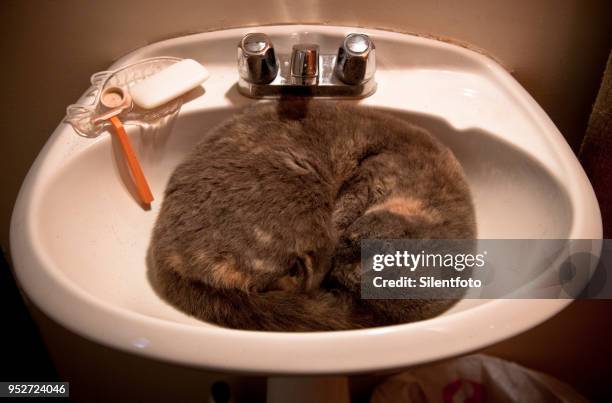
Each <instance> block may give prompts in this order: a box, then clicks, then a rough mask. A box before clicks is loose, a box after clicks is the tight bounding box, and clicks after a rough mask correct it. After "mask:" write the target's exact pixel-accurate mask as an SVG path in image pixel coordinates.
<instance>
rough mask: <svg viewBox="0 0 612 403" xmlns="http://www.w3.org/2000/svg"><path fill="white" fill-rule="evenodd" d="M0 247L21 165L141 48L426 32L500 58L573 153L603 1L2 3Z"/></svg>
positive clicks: (610, 27)
mask: <svg viewBox="0 0 612 403" xmlns="http://www.w3.org/2000/svg"><path fill="white" fill-rule="evenodd" d="M0 15H2V16H3V18H2V20H3V22H2V24H1V27H0V30H1V31H0V32H1V38H2V39H1V42H0V43H1V45H0V46H1V48H0V50H1V51H2V55H3V58H2V59H3V66H2V72H3V76H4V79H3V80H2V81H3V86H4V96H3V97H2V100H1V101H0V102H2V111H3V116H4V119H2V122H1V123H0V124H1V125H2V126H1V127H2V133H3V135H2V136H1V140H0V141H1V143H0V149H1V150H2V151H3V153H4V155H3V157H2V159H3V169H2V174H0V175H1V176H0V181H1V182H0V189H2V192H1V195H0V232H1V236H0V240H1V244H2V246H3V248H5V249H7V248H8V225H9V219H10V213H11V210H12V206H13V203H14V200H15V197H16V193H17V191H18V189H19V186H20V184H21V181H22V180H23V178H24V176H25V174H26V172H27V169H28V167H29V166H30V164H31V163H32V161H33V159H34V158H35V156H36V154H37V153H38V151H39V150H40V148H41V147H42V145H43V144H44V142H45V141H46V139H47V137H48V136H49V135H50V134H51V132H52V131H53V129H54V127H55V126H56V125H57V123H58V122H59V121H60V120H61V119H62V116H63V114H64V108H65V106H66V105H67V104H69V103H71V102H73V101H75V100H76V99H77V97H78V96H79V95H80V94H81V93H82V91H83V90H85V88H86V87H87V85H88V77H89V76H90V75H91V74H92V73H93V72H95V71H98V70H102V69H104V68H105V67H107V66H108V65H109V64H110V63H111V62H112V60H113V59H115V58H117V57H118V56H121V55H122V54H124V53H126V52H129V51H130V50H131V49H134V48H137V47H140V46H142V45H145V44H147V43H150V42H155V41H159V40H162V39H164V38H168V37H172V36H176V35H181V34H185V33H189V32H197V31H202V30H210V29H216V28H221V27H226V26H236V25H253V24H270V23H278V22H313V23H316V22H323V23H328V24H343V25H356V26H359V25H361V26H370V27H384V28H390V29H394V30H400V31H409V32H417V33H425V34H435V35H439V36H445V37H449V38H454V39H457V40H460V41H464V42H468V43H471V44H473V45H475V46H477V47H480V48H483V49H485V50H486V51H488V52H490V53H492V54H494V55H495V56H496V57H498V58H499V59H500V60H501V61H502V62H503V63H504V64H505V65H506V66H507V67H508V68H509V69H510V70H512V71H513V72H514V74H515V75H516V77H517V78H518V79H519V81H520V82H521V83H522V84H523V85H524V86H525V87H526V88H527V90H529V92H530V93H531V94H532V95H533V96H534V97H535V99H536V100H537V101H538V102H539V103H540V104H541V105H542V107H543V108H544V109H545V110H546V111H547V112H548V114H549V115H550V116H551V117H552V119H553V120H554V121H555V123H556V124H557V126H558V127H559V129H560V130H561V132H562V133H563V134H564V135H565V136H566V138H567V139H568V141H569V142H570V144H571V145H572V146H573V147H574V149H576V148H577V146H578V145H579V143H580V138H581V136H582V134H583V132H584V128H585V123H586V120H587V117H588V112H589V110H590V107H591V104H592V102H593V99H594V96H595V93H596V89H597V84H598V82H599V78H600V76H601V73H602V71H603V67H604V64H605V59H606V55H607V49H609V47H610V41H611V38H612V24H610V23H609V22H610V20H609V17H610V15H612V2H610V1H608V0H601V1H597V0H589V1H581V0H539V1H536V2H532V1H527V0H524V1H515V0H469V1H461V2H458V1H454V0H438V1H435V2H431V1H428V2H422V1H416V0H377V1H370V0H356V1H336V2H334V1H330V0H309V1H287V0H284V1H283V0H259V1H250V0H230V1H223V2H218V1H201V0H187V1H174V0H173V1H168V0H146V1H145V0H133V1H129V2H127V1H117V0H111V1H97V2H93V1H90V2H83V1H79V0H63V1H49V0H20V1H10V0H6V1H2V2H0Z"/></svg>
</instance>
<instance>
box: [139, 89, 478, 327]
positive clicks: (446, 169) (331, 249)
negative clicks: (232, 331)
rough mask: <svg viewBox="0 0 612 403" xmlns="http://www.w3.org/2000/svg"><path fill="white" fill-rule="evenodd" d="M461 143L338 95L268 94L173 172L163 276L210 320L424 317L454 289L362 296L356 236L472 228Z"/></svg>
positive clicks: (161, 227)
mask: <svg viewBox="0 0 612 403" xmlns="http://www.w3.org/2000/svg"><path fill="white" fill-rule="evenodd" d="M475 235H476V230H475V218H474V208H473V205H472V201H471V196H470V192H469V188H468V186H467V183H466V181H465V178H464V176H463V172H462V169H461V167H460V165H459V163H458V162H457V160H456V159H455V157H454V156H453V154H452V152H451V151H450V150H449V149H448V148H447V147H445V146H444V145H442V144H441V143H440V142H439V141H437V140H436V139H434V138H433V137H432V136H431V135H429V134H428V133H427V132H426V131H425V130H423V129H421V128H418V127H416V126H413V125H411V124H409V123H407V122H406V121H403V120H401V119H399V118H396V117H393V116H391V115H389V114H385V113H382V112H377V111H372V110H368V109H366V108H363V107H357V106H351V105H348V104H343V103H340V102H331V101H316V102H308V103H305V102H299V101H284V102H280V103H274V104H272V103H263V104H262V103H260V104H256V105H254V106H253V107H250V108H248V109H247V110H245V111H243V112H242V113H240V114H238V115H237V116H235V117H233V118H232V119H230V120H228V121H226V122H224V123H222V124H221V125H220V126H218V127H216V128H215V129H213V130H212V132H211V133H209V134H208V135H207V136H206V137H205V138H204V139H203V140H202V142H200V143H199V144H198V145H197V147H196V148H195V149H194V151H193V152H192V154H191V155H190V156H189V157H188V158H187V159H186V160H185V161H184V162H183V163H182V164H180V165H179V166H178V167H177V169H176V170H175V172H174V173H173V175H172V176H171V178H170V181H169V183H168V186H167V189H166V194H165V199H164V202H163V204H162V207H161V211H160V213H159V217H158V219H157V223H156V225H155V229H154V231H153V237H152V241H151V246H150V250H149V253H150V258H151V262H152V265H153V272H154V277H155V286H156V288H157V290H158V292H159V293H160V294H162V296H163V297H164V298H166V299H167V300H168V301H169V302H171V303H173V304H174V305H176V306H178V307H179V308H181V309H182V310H184V311H186V312H187V313H189V314H191V315H193V316H195V317H197V318H200V319H203V320H205V321H209V322H213V323H215V324H218V325H221V326H226V327H231V328H237V329H251V330H275V331H318V330H343V329H356V328H364V327H371V326H383V325H390V324H397V323H404V322H410V321H415V320H421V319H426V318H429V317H432V316H435V315H437V314H440V313H441V312H443V311H444V310H446V309H448V308H449V307H450V306H452V304H453V303H454V302H455V300H448V299H437V300H433V299H432V300H366V299H361V298H360V270H361V267H360V240H361V239H368V238H369V239H391V238H414V239H473V238H475Z"/></svg>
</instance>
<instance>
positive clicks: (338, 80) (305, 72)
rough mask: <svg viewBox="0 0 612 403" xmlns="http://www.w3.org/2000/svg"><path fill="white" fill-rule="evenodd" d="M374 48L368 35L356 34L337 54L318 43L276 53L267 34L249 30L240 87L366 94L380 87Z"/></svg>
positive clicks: (253, 91) (267, 92)
mask: <svg viewBox="0 0 612 403" xmlns="http://www.w3.org/2000/svg"><path fill="white" fill-rule="evenodd" d="M375 52H376V51H375V47H374V43H373V42H372V40H371V39H370V38H369V37H368V36H367V35H364V34H358V33H353V34H349V35H347V36H346V37H345V38H344V41H343V42H342V44H341V45H340V47H339V49H338V52H337V54H321V53H320V51H319V46H318V45H316V44H306V43H301V44H297V45H294V46H293V49H292V51H291V55H287V54H278V55H277V53H276V52H275V50H274V46H273V45H272V42H271V41H270V38H269V37H268V36H267V35H266V34H263V33H250V34H246V35H245V36H244V37H243V38H242V40H241V41H240V43H239V44H238V73H239V80H238V89H239V90H240V92H241V93H242V94H244V95H246V96H249V97H253V98H278V97H281V96H287V95H296V96H313V97H332V98H343V97H348V98H364V97H367V96H369V95H371V94H373V93H374V91H376V81H375V80H374V73H375V71H376V55H375Z"/></svg>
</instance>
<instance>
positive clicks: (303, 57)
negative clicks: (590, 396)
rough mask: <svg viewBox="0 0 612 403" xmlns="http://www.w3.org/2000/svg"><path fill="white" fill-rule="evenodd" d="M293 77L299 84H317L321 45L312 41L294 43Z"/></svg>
mask: <svg viewBox="0 0 612 403" xmlns="http://www.w3.org/2000/svg"><path fill="white" fill-rule="evenodd" d="M291 79H292V81H293V83H294V84H297V85H316V84H317V82H318V80H319V46H318V45H315V44H310V43H301V44H298V45H293V50H292V51H291Z"/></svg>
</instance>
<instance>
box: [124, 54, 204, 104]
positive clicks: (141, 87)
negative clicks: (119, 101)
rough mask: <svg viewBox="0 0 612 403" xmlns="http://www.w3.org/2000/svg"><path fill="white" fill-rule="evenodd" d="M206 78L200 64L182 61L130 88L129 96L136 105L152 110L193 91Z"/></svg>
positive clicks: (190, 60)
mask: <svg viewBox="0 0 612 403" xmlns="http://www.w3.org/2000/svg"><path fill="white" fill-rule="evenodd" d="M208 76H209V74H208V70H206V68H205V67H204V66H202V65H201V64H200V63H198V62H196V61H195V60H192V59H184V60H181V61H180V62H177V63H174V64H173V65H171V66H168V67H166V68H165V69H163V70H161V71H159V72H157V73H155V74H153V75H152V76H150V77H147V78H145V79H144V80H142V81H139V82H137V83H136V84H134V85H133V86H132V87H131V88H130V95H131V96H132V99H133V100H134V103H135V104H136V105H138V106H140V107H141V108H144V109H153V108H157V107H158V106H160V105H163V104H165V103H166V102H169V101H171V100H173V99H174V98H177V97H179V96H181V95H183V94H184V93H186V92H188V91H190V90H192V89H194V88H195V87H197V86H198V85H200V84H202V83H203V82H204V81H206V79H207V78H208Z"/></svg>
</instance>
